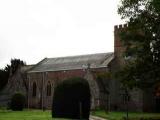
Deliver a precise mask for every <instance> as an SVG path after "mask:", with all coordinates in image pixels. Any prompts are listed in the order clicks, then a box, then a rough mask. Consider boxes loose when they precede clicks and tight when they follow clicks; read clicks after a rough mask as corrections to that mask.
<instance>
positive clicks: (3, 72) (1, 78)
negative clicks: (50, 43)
mask: <svg viewBox="0 0 160 120" xmlns="http://www.w3.org/2000/svg"><path fill="white" fill-rule="evenodd" d="M10 62H11V65H8V64H7V66H6V67H5V68H4V69H0V90H2V89H3V88H4V87H5V85H6V84H7V82H8V78H9V76H10V75H13V74H14V73H15V72H16V70H17V69H18V67H19V66H23V65H25V62H23V61H22V60H20V59H11V61H10Z"/></svg>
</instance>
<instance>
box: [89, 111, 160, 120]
mask: <svg viewBox="0 0 160 120" xmlns="http://www.w3.org/2000/svg"><path fill="white" fill-rule="evenodd" d="M91 114H92V115H95V116H99V117H103V118H106V119H108V120H124V119H123V118H124V117H126V113H125V112H108V113H106V112H105V111H103V110H97V111H94V112H92V113H91ZM142 118H143V119H142ZM129 120H160V113H133V112H130V113H129Z"/></svg>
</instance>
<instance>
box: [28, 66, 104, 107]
mask: <svg viewBox="0 0 160 120" xmlns="http://www.w3.org/2000/svg"><path fill="white" fill-rule="evenodd" d="M91 71H94V72H95V71H97V72H101V71H106V68H101V69H91ZM86 73H87V70H83V69H77V70H65V71H50V72H37V73H36V72H35V73H28V81H29V98H28V107H32V108H51V106H52V98H53V95H54V94H53V93H54V88H55V87H56V86H57V85H58V84H59V83H60V82H62V81H63V80H66V79H69V78H73V77H81V78H85V79H90V80H91V84H90V83H89V84H90V89H92V90H91V92H92V91H95V90H98V89H99V88H98V87H99V86H96V85H95V84H97V83H95V82H96V80H95V79H96V78H95V76H94V75H92V72H90V73H91V75H89V74H88V73H87V74H88V75H89V76H90V77H87V76H86ZM92 79H93V80H92ZM90 80H89V81H90ZM87 81H88V80H87ZM89 81H88V82H89ZM33 83H36V85H37V91H36V96H34V97H33V96H32V92H33ZM47 83H50V84H51V86H52V87H51V88H52V89H51V96H47ZM91 94H92V93H91ZM93 94H94V96H95V95H98V94H99V93H98V94H97V93H95V92H94V93H93ZM92 96H93V95H92ZM103 98H104V97H103ZM92 102H93V103H94V104H93V105H92V106H94V107H96V106H99V104H100V103H101V104H102V103H103V104H104V100H102V99H101V101H100V99H99V96H98V97H95V98H94V99H93V101H92Z"/></svg>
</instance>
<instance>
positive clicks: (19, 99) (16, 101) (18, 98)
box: [10, 93, 25, 111]
mask: <svg viewBox="0 0 160 120" xmlns="http://www.w3.org/2000/svg"><path fill="white" fill-rule="evenodd" d="M24 106H25V96H24V95H23V94H21V93H15V94H14V95H13V96H12V98H11V104H10V107H11V109H12V110H14V111H22V110H23V108H24Z"/></svg>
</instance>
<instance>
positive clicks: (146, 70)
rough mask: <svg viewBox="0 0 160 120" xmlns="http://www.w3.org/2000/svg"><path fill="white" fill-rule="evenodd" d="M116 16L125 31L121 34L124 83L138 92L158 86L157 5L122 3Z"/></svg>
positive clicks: (137, 0) (147, 0) (151, 1)
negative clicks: (123, 46) (130, 85)
mask: <svg viewBox="0 0 160 120" xmlns="http://www.w3.org/2000/svg"><path fill="white" fill-rule="evenodd" d="M118 13H119V14H120V15H121V17H122V18H123V19H126V21H127V24H128V28H126V30H125V31H123V32H121V39H122V42H123V44H124V45H125V46H126V52H125V56H126V58H130V59H128V60H126V62H127V66H126V67H124V69H123V70H122V71H121V73H125V74H126V75H125V76H123V79H124V80H125V81H126V80H128V83H129V84H130V83H133V86H134V84H135V85H136V86H138V87H140V88H145V87H148V86H152V85H155V84H157V83H158V82H160V79H159V78H160V74H159V72H160V67H159V66H160V1H159V0H121V5H120V6H119V9H118Z"/></svg>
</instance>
